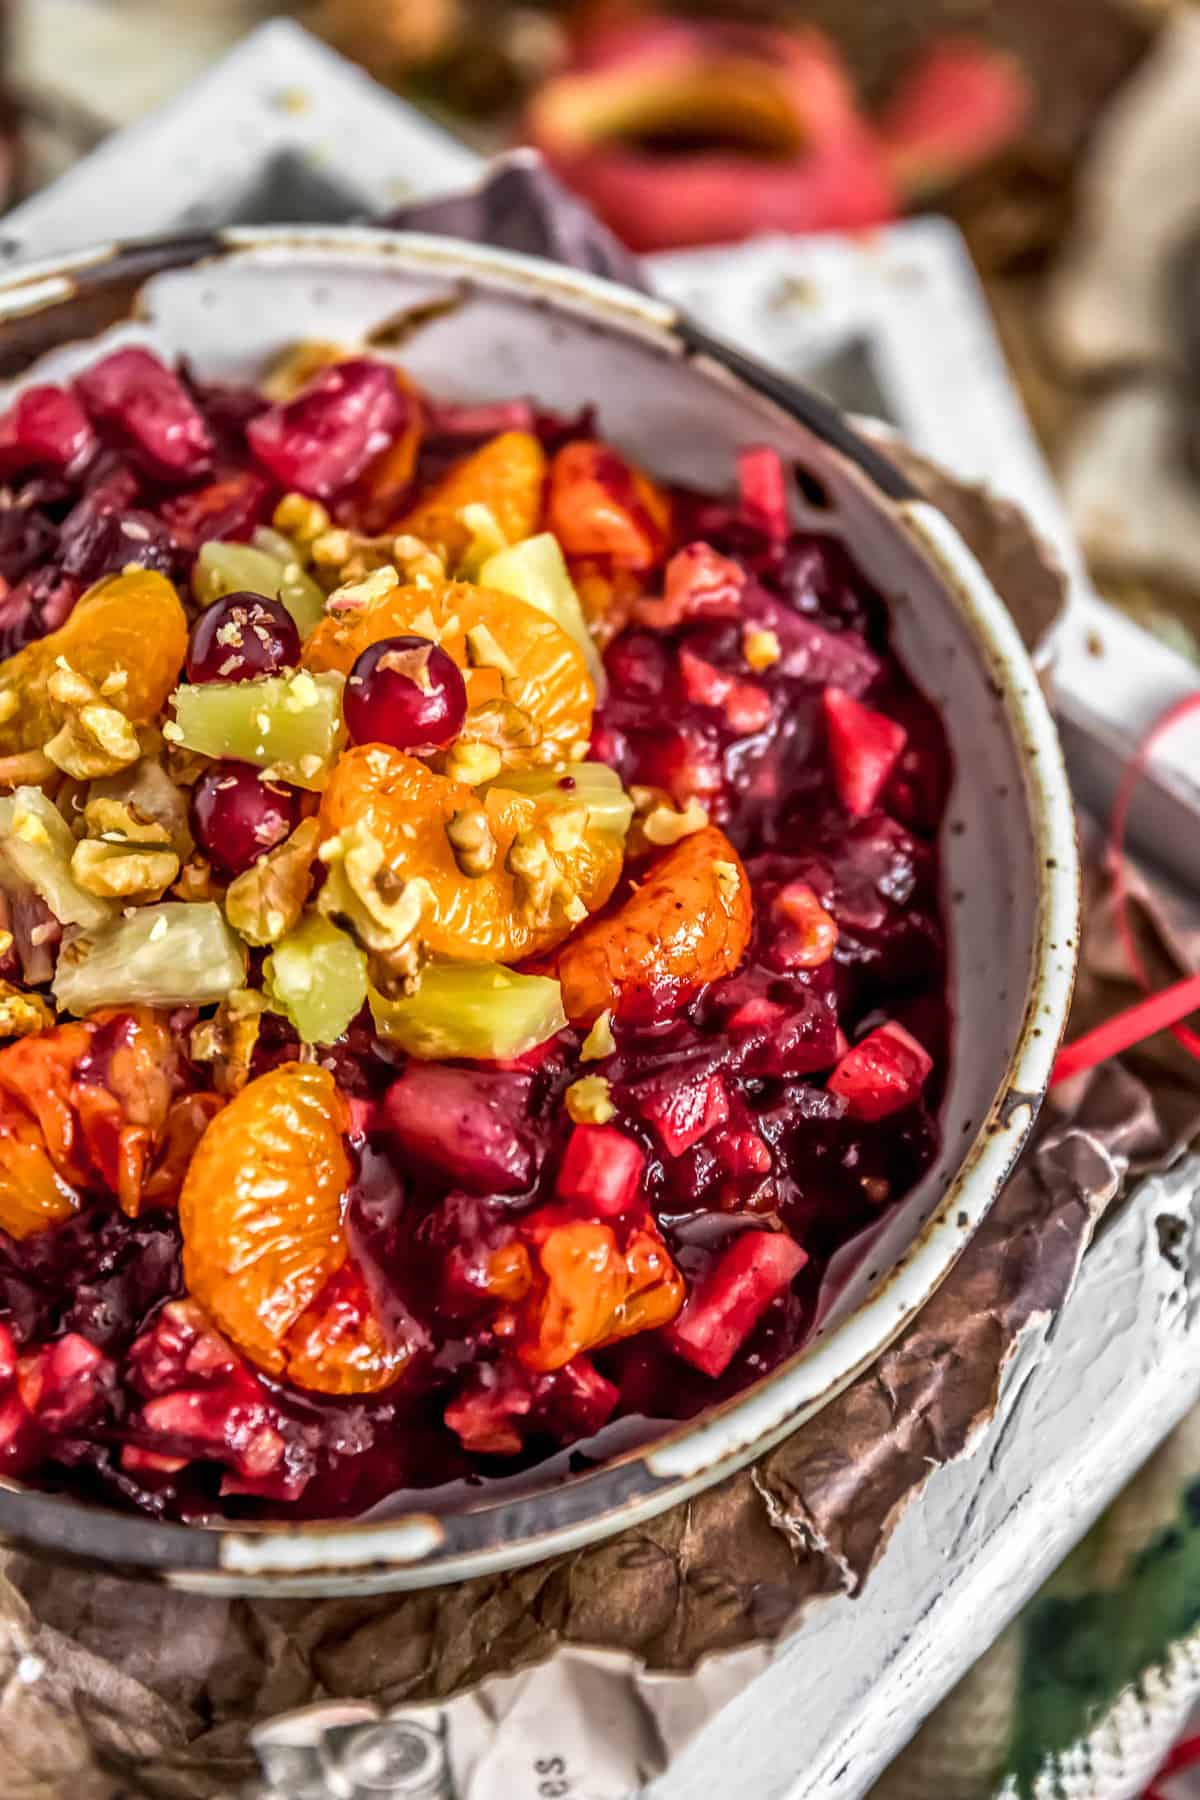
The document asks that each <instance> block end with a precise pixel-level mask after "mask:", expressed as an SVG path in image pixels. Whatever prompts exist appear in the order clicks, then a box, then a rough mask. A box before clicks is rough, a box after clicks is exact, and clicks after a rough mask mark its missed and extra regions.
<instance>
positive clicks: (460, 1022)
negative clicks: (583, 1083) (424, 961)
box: [368, 962, 567, 1061]
mask: <svg viewBox="0 0 1200 1800" xmlns="http://www.w3.org/2000/svg"><path fill="white" fill-rule="evenodd" d="M368 998H369V1000H370V1003H371V1013H372V1016H373V1018H374V1020H375V1029H376V1031H377V1032H378V1033H379V1035H380V1037H382V1038H386V1039H387V1040H388V1042H389V1043H391V1044H398V1045H399V1046H400V1048H401V1049H402V1050H406V1051H407V1052H408V1054H409V1055H410V1056H419V1057H422V1058H423V1059H424V1060H426V1061H434V1060H436V1059H437V1058H439V1057H444V1056H469V1057H477V1058H480V1059H486V1060H488V1061H495V1060H496V1059H498V1058H501V1057H511V1056H521V1055H523V1054H524V1052H525V1051H526V1050H533V1049H535V1048H536V1046H537V1045H538V1044H544V1043H545V1042H546V1039H547V1038H552V1037H553V1036H554V1035H555V1033H556V1032H559V1031H561V1030H562V1028H563V1026H564V1025H565V1024H566V1022H567V1016H566V1014H565V1012H564V1011H563V1004H562V992H561V990H560V988H559V985H558V983H557V981H552V980H551V979H550V978H549V976H546V975H518V974H517V973H516V972H515V971H514V970H513V969H506V968H503V967H502V966H501V965H500V964H499V963H449V962H447V963H430V964H429V965H428V967H427V968H426V969H424V970H423V971H422V974H421V982H420V986H419V987H418V988H417V991H416V993H415V994H409V995H406V996H405V997H404V998H403V999H400V1000H388V999H385V998H384V996H383V995H382V994H379V993H376V991H375V989H374V988H372V989H371V991H370V994H369V996H368Z"/></svg>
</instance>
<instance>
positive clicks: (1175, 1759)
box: [1142, 1737, 1200, 1800]
mask: <svg viewBox="0 0 1200 1800" xmlns="http://www.w3.org/2000/svg"><path fill="white" fill-rule="evenodd" d="M1197 1764H1200V1737H1187V1738H1180V1740H1179V1742H1178V1743H1177V1744H1176V1746H1175V1748H1174V1749H1173V1750H1172V1751H1171V1752H1170V1754H1169V1756H1168V1757H1167V1760H1166V1761H1165V1762H1164V1763H1163V1765H1162V1767H1161V1769H1160V1770H1159V1771H1158V1774H1157V1775H1156V1776H1155V1777H1154V1780H1153V1781H1152V1782H1151V1783H1150V1786H1149V1787H1148V1788H1147V1789H1146V1791H1145V1793H1144V1794H1143V1795H1142V1800H1167V1795H1166V1794H1165V1793H1164V1792H1163V1790H1162V1788H1161V1787H1160V1786H1159V1782H1160V1781H1166V1780H1167V1779H1168V1778H1169V1777H1170V1776H1172V1775H1180V1774H1182V1772H1183V1771H1184V1769H1194V1768H1195V1767H1196V1766H1197Z"/></svg>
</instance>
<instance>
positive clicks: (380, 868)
mask: <svg viewBox="0 0 1200 1800" xmlns="http://www.w3.org/2000/svg"><path fill="white" fill-rule="evenodd" d="M320 856H321V861H322V862H323V863H325V864H326V866H327V868H328V871H329V873H328V875H327V877H326V880H325V885H324V887H323V888H322V889H321V893H320V896H319V898H318V900H317V905H318V907H319V909H320V911H321V912H323V913H324V915H325V917H326V918H327V919H332V920H333V922H334V924H335V925H342V926H343V927H344V928H345V929H346V930H347V931H349V932H350V934H351V936H352V937H353V938H354V939H355V940H356V942H357V943H359V944H360V945H361V946H362V948H363V949H364V950H366V951H369V952H371V953H372V954H374V955H376V956H382V957H384V958H387V959H395V958H397V957H398V958H399V962H398V963H396V964H395V966H397V967H401V968H403V969H404V970H405V971H407V970H408V968H409V965H410V964H412V966H413V967H414V968H415V967H418V966H419V964H417V963H414V962H413V953H414V952H415V951H416V950H417V948H418V946H419V939H418V928H419V926H420V923H421V919H422V917H423V916H424V913H425V911H426V909H427V907H428V906H429V903H430V901H431V900H432V898H433V890H432V889H431V888H430V885H429V883H428V882H427V881H426V880H425V879H424V877H423V876H420V875H417V876H414V877H413V878H412V879H411V880H409V881H405V880H403V879H402V878H401V877H400V876H399V875H397V874H396V872H395V870H394V869H391V868H388V867H387V865H386V861H385V858H384V851H383V845H382V844H381V843H380V842H379V840H378V838H376V837H375V836H374V834H373V833H372V832H371V831H369V830H368V829H367V827H366V826H365V825H364V824H363V823H362V822H361V821H355V823H354V824H352V825H348V826H346V827H345V829H343V830H342V831H341V832H339V834H338V835H337V837H336V838H328V839H326V841H325V843H324V844H322V846H321V850H320Z"/></svg>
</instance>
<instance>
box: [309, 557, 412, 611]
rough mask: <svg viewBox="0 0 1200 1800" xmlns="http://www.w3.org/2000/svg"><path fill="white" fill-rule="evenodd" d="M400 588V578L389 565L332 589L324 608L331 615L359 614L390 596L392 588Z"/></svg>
mask: <svg viewBox="0 0 1200 1800" xmlns="http://www.w3.org/2000/svg"><path fill="white" fill-rule="evenodd" d="M399 586H400V577H399V575H397V573H396V571H395V569H393V568H392V566H391V564H390V563H386V564H384V565H383V566H382V567H381V568H378V569H372V570H371V572H370V574H369V575H363V576H361V577H360V578H359V579H358V580H357V581H347V582H344V583H343V584H342V586H341V587H336V588H334V590H333V592H332V594H330V596H329V598H328V600H327V601H326V602H325V605H326V608H327V610H328V611H329V612H331V613H335V614H336V613H361V612H366V611H367V610H368V609H369V608H370V607H372V606H374V604H375V602H376V601H377V600H382V599H383V598H384V597H385V596H386V595H388V594H390V593H391V591H392V589H393V588H396V587H399Z"/></svg>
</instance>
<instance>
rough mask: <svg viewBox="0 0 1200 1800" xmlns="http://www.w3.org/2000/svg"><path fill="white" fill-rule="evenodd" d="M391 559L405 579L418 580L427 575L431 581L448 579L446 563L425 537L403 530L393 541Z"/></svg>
mask: <svg viewBox="0 0 1200 1800" xmlns="http://www.w3.org/2000/svg"><path fill="white" fill-rule="evenodd" d="M391 559H392V561H393V562H394V563H395V564H396V567H397V568H398V569H399V571H400V573H401V574H402V575H403V577H404V579H405V581H413V582H415V581H417V580H419V578H420V577H421V576H422V575H427V576H428V577H429V579H430V580H431V581H444V580H445V579H446V565H445V563H444V562H443V561H442V558H441V557H440V556H439V555H438V553H437V551H436V550H435V549H434V548H433V546H432V545H431V544H427V543H426V542H425V541H424V539H423V538H419V537H413V536H412V535H411V533H409V532H406V531H404V532H401V533H400V536H399V537H394V538H393V539H392V543H391Z"/></svg>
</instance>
